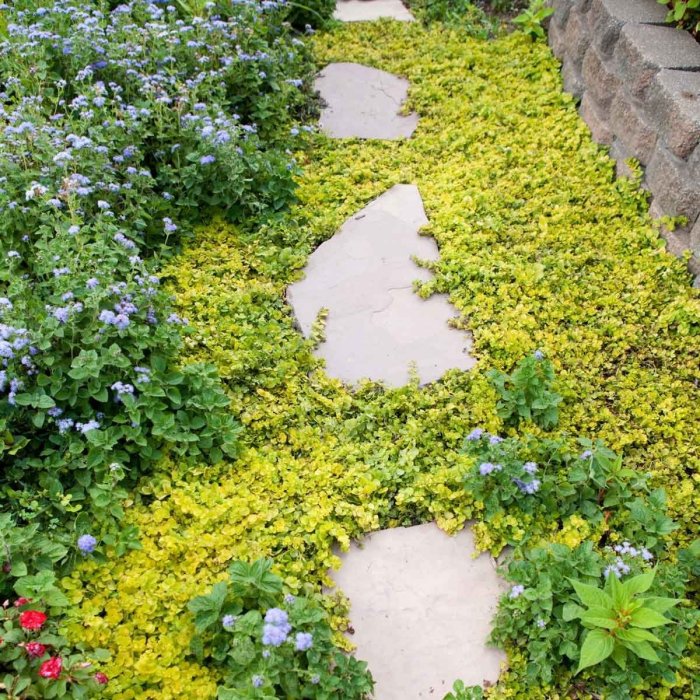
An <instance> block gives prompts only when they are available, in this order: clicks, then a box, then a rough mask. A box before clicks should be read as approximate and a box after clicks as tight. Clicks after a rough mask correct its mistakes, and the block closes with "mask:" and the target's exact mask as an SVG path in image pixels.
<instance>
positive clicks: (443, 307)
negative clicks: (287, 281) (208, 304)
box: [287, 185, 475, 386]
mask: <svg viewBox="0 0 700 700" xmlns="http://www.w3.org/2000/svg"><path fill="white" fill-rule="evenodd" d="M427 222H428V220H427V218H426V216H425V211H424V210H423V202H422V200H421V197H420V193H419V192H418V188H417V187H416V186H415V185H395V186H394V187H392V188H391V189H390V190H388V191H387V192H385V193H384V194H383V195H382V196H381V197H379V198H378V199H375V200H374V201H373V202H371V203H370V204H369V205H368V206H367V207H365V208H364V209H362V210H361V211H360V212H358V213H357V214H355V215H354V216H352V217H351V218H350V219H348V220H347V221H346V222H345V224H343V226H342V227H341V229H340V231H339V232H338V233H336V234H335V236H333V238H331V239H329V240H328V241H326V242H325V243H322V244H321V245H320V246H319V247H318V248H317V249H316V251H315V252H314V253H313V254H312V255H311V256H310V258H309V262H308V264H307V267H306V277H305V278H304V279H303V280H301V281H300V282H296V283H295V284H293V285H291V286H290V287H289V289H288V292H287V297H288V299H289V302H290V303H291V305H292V307H293V308H294V312H295V314H296V317H297V320H298V322H299V325H300V327H301V330H302V332H303V333H304V335H306V336H307V337H308V335H309V334H310V332H311V327H312V325H313V323H314V322H315V320H316V318H317V316H318V313H319V311H320V310H321V309H322V308H326V309H328V317H327V319H326V326H325V337H326V340H325V342H323V343H321V345H320V346H319V347H318V348H317V349H316V351H315V352H316V354H317V355H318V356H320V357H323V358H324V359H325V361H326V371H327V372H328V374H330V375H331V376H334V377H338V378H340V379H342V380H343V381H346V382H350V383H354V382H357V381H358V380H360V379H363V378H369V379H374V380H378V381H384V382H385V383H386V384H389V385H390V386H401V385H403V384H405V383H406V382H407V381H408V379H409V367H410V366H411V364H412V363H415V366H416V369H417V371H418V376H419V377H420V379H421V381H422V382H423V383H426V382H431V381H434V380H436V379H439V378H440V377H441V376H442V374H443V373H444V372H445V371H446V370H448V369H451V368H453V367H456V368H459V369H469V368H470V367H473V366H474V364H475V360H474V358H472V357H471V356H469V355H468V354H467V352H466V351H467V350H468V349H469V348H470V347H471V337H470V336H469V334H467V333H464V332H463V331H459V330H455V329H453V328H450V327H449V326H448V321H449V320H450V319H451V318H454V317H455V316H456V315H457V314H456V312H455V310H454V308H453V307H452V306H451V305H450V304H449V303H448V302H447V298H446V297H445V296H442V295H434V296H432V297H430V298H429V299H421V298H420V297H419V296H418V295H417V294H416V293H415V292H414V291H413V288H412V287H413V284H412V283H413V280H416V279H419V280H426V281H427V280H429V279H430V278H431V277H432V274H431V273H430V272H429V271H428V270H426V269H425V268H421V267H419V266H418V265H416V264H415V263H414V262H413V260H412V259H411V256H416V257H417V258H419V259H421V258H422V259H424V260H437V259H438V257H439V255H438V248H437V245H436V244H435V241H434V240H433V239H432V238H428V237H425V236H419V235H418V230H419V229H420V227H421V226H424V225H425V224H426V223H427Z"/></svg>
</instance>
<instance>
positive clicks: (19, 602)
mask: <svg viewBox="0 0 700 700" xmlns="http://www.w3.org/2000/svg"><path fill="white" fill-rule="evenodd" d="M31 602H32V599H31V598H17V600H16V601H15V607H16V608H21V607H22V606H23V605H26V604H27V603H31Z"/></svg>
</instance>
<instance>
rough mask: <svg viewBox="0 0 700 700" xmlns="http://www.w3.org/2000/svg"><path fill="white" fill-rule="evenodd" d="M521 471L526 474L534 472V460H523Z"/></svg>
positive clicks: (535, 468) (535, 467)
mask: <svg viewBox="0 0 700 700" xmlns="http://www.w3.org/2000/svg"><path fill="white" fill-rule="evenodd" d="M523 471H524V472H527V473H528V474H534V473H535V472H536V471H537V465H536V464H535V463H534V462H525V464H523Z"/></svg>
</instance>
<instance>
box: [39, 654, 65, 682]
mask: <svg viewBox="0 0 700 700" xmlns="http://www.w3.org/2000/svg"><path fill="white" fill-rule="evenodd" d="M62 668H63V659H61V657H60V656H52V657H51V658H50V659H49V660H48V661H44V663H43V664H41V666H40V667H39V675H40V676H41V677H42V678H51V679H53V680H57V679H58V677H59V676H60V675H61V669H62Z"/></svg>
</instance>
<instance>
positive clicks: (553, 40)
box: [547, 22, 566, 61]
mask: <svg viewBox="0 0 700 700" xmlns="http://www.w3.org/2000/svg"><path fill="white" fill-rule="evenodd" d="M547 39H548V42H549V48H551V49H552V53H553V54H554V55H555V56H556V57H557V58H558V59H559V60H560V61H563V60H564V56H565V55H566V28H565V27H560V26H558V25H556V24H555V23H554V22H550V24H549V27H548V28H547Z"/></svg>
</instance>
